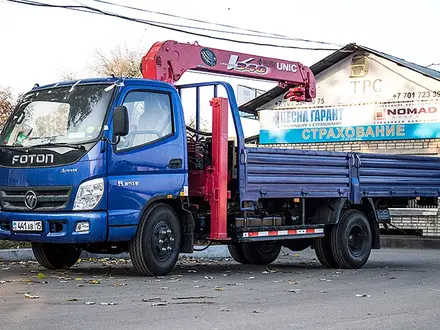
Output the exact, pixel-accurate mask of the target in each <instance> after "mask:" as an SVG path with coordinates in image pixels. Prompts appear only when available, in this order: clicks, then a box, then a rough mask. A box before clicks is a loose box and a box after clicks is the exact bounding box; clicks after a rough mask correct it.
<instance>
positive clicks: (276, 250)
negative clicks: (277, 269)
mask: <svg viewBox="0 0 440 330" xmlns="http://www.w3.org/2000/svg"><path fill="white" fill-rule="evenodd" d="M280 251H281V244H279V243H278V242H275V241H267V242H250V243H243V254H244V257H245V258H246V259H247V260H248V261H249V263H250V264H254V265H268V264H270V263H272V262H274V261H275V260H276V259H277V258H278V255H279V254H280Z"/></svg>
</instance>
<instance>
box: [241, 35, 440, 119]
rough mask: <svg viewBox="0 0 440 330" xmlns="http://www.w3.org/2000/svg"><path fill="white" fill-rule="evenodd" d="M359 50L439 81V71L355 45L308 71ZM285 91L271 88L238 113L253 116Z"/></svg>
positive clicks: (327, 58)
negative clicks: (257, 110)
mask: <svg viewBox="0 0 440 330" xmlns="http://www.w3.org/2000/svg"><path fill="white" fill-rule="evenodd" d="M359 50H364V51H366V52H369V53H371V54H374V55H376V56H379V57H382V58H385V59H387V60H389V61H391V62H394V63H396V64H398V65H401V66H403V67H406V68H408V69H411V70H414V71H416V72H418V73H420V74H423V75H425V76H428V77H430V78H433V79H436V80H439V81H440V71H437V70H434V69H431V68H426V67H424V66H421V65H418V64H415V63H412V62H408V61H405V60H404V59H401V58H398V57H396V56H392V55H389V54H386V53H383V52H379V51H377V50H374V49H371V48H368V47H365V46H361V45H356V44H348V45H346V46H344V47H342V48H341V49H339V50H337V51H336V52H334V53H332V54H330V55H329V56H327V57H326V58H324V59H322V60H320V61H319V62H317V63H315V64H313V65H312V66H311V67H310V69H311V70H312V72H313V74H314V75H317V74H319V73H320V72H322V71H324V70H326V69H328V68H329V67H331V66H332V65H334V64H336V63H338V62H339V61H341V60H343V59H344V58H346V57H348V56H350V55H351V54H353V53H354V52H356V51H359ZM287 90H288V88H280V87H275V88H272V89H271V90H269V91H267V92H266V93H264V94H262V95H260V96H259V97H257V98H255V99H253V100H251V101H249V102H247V103H246V104H243V105H242V106H240V111H242V112H246V113H249V114H255V113H256V111H255V109H258V108H259V107H261V106H262V105H264V104H266V103H267V102H269V101H271V100H273V99H274V98H276V97H278V96H280V95H281V94H283V93H285V92H287Z"/></svg>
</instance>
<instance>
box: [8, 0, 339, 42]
mask: <svg viewBox="0 0 440 330" xmlns="http://www.w3.org/2000/svg"><path fill="white" fill-rule="evenodd" d="M6 1H8V2H13V3H18V4H23V5H29V6H36V7H47V8H59V9H67V10H76V11H83V12H87V13H95V14H101V15H105V16H110V17H116V18H120V19H124V20H128V21H131V22H136V23H141V24H146V25H150V26H154V27H157V28H162V29H167V30H171V31H174V32H180V33H186V34H190V35H194V36H199V37H204V38H209V39H216V40H222V41H228V42H233V43H240V44H248V45H255V46H266V47H274V48H285V49H297V50H315V51H340V50H339V49H338V48H319V47H300V46H288V45H276V44H270V43H259V42H254V41H245V40H236V39H230V38H225V37H218V36H212V35H208V34H203V33H197V32H191V31H188V30H182V29H178V28H174V27H169V26H165V25H163V23H160V24H158V23H153V22H150V21H148V20H143V19H139V18H133V17H129V16H124V15H119V14H116V13H113V12H109V11H105V10H101V9H98V8H94V7H90V6H86V5H80V6H76V5H75V6H74V5H53V4H48V3H43V2H39V1H31V0H6ZM165 24H166V23H165Z"/></svg>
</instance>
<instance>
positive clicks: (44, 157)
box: [12, 154, 53, 165]
mask: <svg viewBox="0 0 440 330" xmlns="http://www.w3.org/2000/svg"><path fill="white" fill-rule="evenodd" d="M52 163H53V155H52V154H36V155H14V156H13V157H12V165H15V164H23V165H24V164H52Z"/></svg>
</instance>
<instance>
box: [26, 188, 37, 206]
mask: <svg viewBox="0 0 440 330" xmlns="http://www.w3.org/2000/svg"><path fill="white" fill-rule="evenodd" d="M24 205H26V207H27V208H28V209H29V210H33V209H34V208H35V207H36V206H37V194H36V193H35V192H33V191H32V190H29V191H28V192H27V193H26V194H25V195H24Z"/></svg>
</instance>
